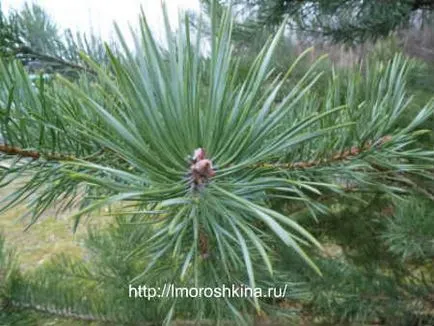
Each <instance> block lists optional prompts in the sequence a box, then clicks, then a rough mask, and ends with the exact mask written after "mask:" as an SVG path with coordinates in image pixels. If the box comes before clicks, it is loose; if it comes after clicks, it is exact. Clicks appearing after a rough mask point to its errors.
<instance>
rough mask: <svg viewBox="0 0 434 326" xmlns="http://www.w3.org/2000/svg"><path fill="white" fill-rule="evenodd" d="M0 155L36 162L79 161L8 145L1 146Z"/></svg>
mask: <svg viewBox="0 0 434 326" xmlns="http://www.w3.org/2000/svg"><path fill="white" fill-rule="evenodd" d="M103 151H104V150H101V151H99V152H97V153H95V154H92V155H90V156H88V157H87V158H84V159H88V158H93V157H95V156H99V155H101V154H102V153H103ZM0 153H3V154H6V155H15V156H20V157H23V158H31V159H34V160H38V159H41V158H43V159H45V160H48V161H75V160H78V159H79V158H77V157H76V156H74V155H69V154H62V153H41V152H38V151H35V150H26V149H23V148H19V147H16V146H9V145H6V144H0Z"/></svg>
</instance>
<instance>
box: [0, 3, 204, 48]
mask: <svg viewBox="0 0 434 326" xmlns="http://www.w3.org/2000/svg"><path fill="white" fill-rule="evenodd" d="M26 2H28V3H33V2H34V3H37V4H39V5H40V6H42V7H43V8H45V9H46V11H47V12H48V13H49V14H50V15H51V17H52V18H53V19H54V21H55V22H56V23H57V24H58V25H59V26H60V27H62V28H71V29H72V30H73V31H76V30H81V31H83V32H86V33H88V32H89V31H90V30H91V29H92V30H93V32H94V33H95V34H96V35H99V36H101V37H102V38H103V39H105V40H109V39H110V38H111V36H114V33H113V21H114V20H116V22H117V23H118V24H119V25H120V27H121V29H122V30H123V31H124V33H127V31H128V29H127V27H128V24H131V25H133V26H137V20H138V15H139V13H140V5H142V6H143V9H144V11H145V14H146V16H147V19H148V22H149V24H150V25H151V28H152V29H153V30H154V32H155V33H157V34H159V33H162V29H161V24H162V13H161V0H0V3H1V5H2V8H3V10H6V11H8V10H10V9H11V8H13V9H20V8H22V6H23V5H24V4H25V3H26ZM165 2H166V4H167V7H168V13H169V16H170V19H171V21H172V22H173V23H175V24H176V22H177V17H178V9H179V8H181V9H194V10H198V9H199V0H166V1H165Z"/></svg>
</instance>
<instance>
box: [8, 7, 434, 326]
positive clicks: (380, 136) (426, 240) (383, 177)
mask: <svg viewBox="0 0 434 326" xmlns="http://www.w3.org/2000/svg"><path fill="white" fill-rule="evenodd" d="M214 5H216V4H215V3H214ZM212 10H213V11H212V13H211V18H212V19H211V33H210V40H211V45H210V49H211V50H210V53H209V56H203V55H202V51H201V49H200V45H201V44H202V35H203V34H202V33H201V32H200V31H201V26H202V24H201V23H199V24H198V27H199V28H198V31H197V32H195V33H192V32H191V31H190V24H189V21H188V19H187V18H186V20H185V21H184V22H180V26H179V27H178V30H177V32H173V31H171V29H170V26H169V23H168V18H167V17H166V24H165V27H166V30H167V48H162V47H161V46H160V45H159V44H158V43H157V42H156V41H155V39H154V38H153V36H152V34H151V32H150V29H149V27H148V25H147V23H146V20H145V18H144V15H142V17H141V20H140V22H141V33H140V34H139V35H135V44H136V49H135V50H134V51H132V50H131V49H129V48H128V46H127V45H126V42H125V41H124V38H123V37H122V35H121V33H119V42H120V44H122V46H123V48H122V51H112V50H111V49H110V47H107V52H106V53H107V58H108V61H107V63H104V62H102V63H101V62H97V61H96V60H95V59H92V58H89V56H82V58H83V59H81V60H83V61H84V64H85V65H86V67H88V68H89V69H91V70H92V71H93V74H92V75H91V76H89V74H87V73H85V72H81V73H79V74H78V78H74V79H67V78H64V77H62V76H60V75H56V76H54V77H53V79H52V80H50V81H49V82H47V81H45V80H44V79H43V78H41V79H39V80H37V81H32V80H31V78H30V76H29V73H28V72H27V71H26V69H25V68H24V67H23V65H22V62H20V61H17V60H9V59H8V60H3V61H2V62H1V63H0V132H1V143H0V162H1V163H2V164H1V168H2V170H1V175H0V186H2V187H5V186H7V185H8V184H10V183H11V182H13V181H14V180H16V179H17V178H20V179H22V180H23V181H24V183H23V184H22V186H21V187H20V188H18V189H17V190H16V191H14V192H13V193H11V194H10V196H8V197H7V198H1V201H2V204H3V208H2V210H1V211H0V214H1V212H3V211H5V210H6V209H13V208H14V207H16V205H18V204H19V203H21V202H22V201H24V200H27V203H28V213H27V215H26V216H25V217H26V218H27V219H28V221H29V227H30V226H31V225H32V224H34V223H35V222H36V221H37V220H38V219H39V218H40V216H41V214H42V213H43V212H44V211H45V210H46V209H47V208H49V207H57V208H58V210H59V211H67V210H68V209H69V208H71V207H73V206H75V205H78V206H80V211H79V212H78V213H76V214H74V215H73V216H72V217H71V218H72V220H73V221H74V226H75V228H77V227H78V226H79V224H80V221H81V219H82V218H83V217H84V216H86V215H89V214H92V213H93V214H92V215H91V216H93V218H98V216H103V215H107V214H108V215H110V216H114V217H115V218H114V221H113V222H112V224H111V225H110V226H108V227H107V228H103V229H96V230H91V232H90V235H89V238H88V240H87V242H86V247H87V249H88V257H87V259H83V260H79V259H77V258H72V257H69V256H68V255H67V253H65V255H61V256H59V257H57V258H55V259H53V260H52V261H50V262H47V263H46V264H44V265H43V266H41V267H39V268H36V269H35V270H33V271H30V272H26V273H22V272H20V271H19V270H18V269H17V265H16V260H15V258H14V256H13V255H12V254H10V251H9V250H8V249H7V248H4V245H3V241H1V242H0V287H1V293H0V298H1V301H0V303H1V307H0V309H1V310H0V323H2V324H14V323H15V324H16V325H23V324H24V323H28V324H30V325H32V324H35V323H36V320H40V319H41V318H45V317H46V316H47V315H56V316H59V317H61V318H65V319H69V320H72V319H79V320H84V321H99V322H101V323H102V324H108V323H112V324H155V325H160V324H162V323H166V324H170V323H172V322H173V321H174V320H178V321H180V320H181V321H197V322H198V323H203V324H204V323H206V322H207V323H209V324H215V323H229V322H232V323H235V324H250V323H252V322H253V321H254V320H256V321H258V320H263V319H267V318H270V319H272V320H273V321H275V322H280V323H286V324H288V323H292V324H300V323H301V322H302V321H304V322H311V323H312V322H321V323H331V324H336V323H339V322H341V323H377V324H378V323H383V324H389V325H399V324H400V323H401V325H408V324H409V323H415V324H417V323H418V324H426V325H430V318H432V316H433V313H432V311H433V306H432V303H433V301H432V293H433V288H434V286H433V284H434V282H433V280H434V275H433V270H434V269H433V259H432V258H433V255H434V241H433V238H434V236H433V234H434V225H433V222H432V221H433V216H432V211H433V210H432V208H433V205H432V203H433V201H432V199H433V195H432V194H433V189H432V181H433V180H434V177H433V162H434V152H433V151H432V148H429V147H428V146H426V143H425V142H421V141H420V140H421V139H423V137H425V136H426V135H427V134H430V133H431V132H432V131H431V130H426V129H424V128H423V124H424V123H426V121H427V120H428V119H429V118H430V117H432V115H433V109H434V101H433V99H430V100H428V102H427V103H423V104H418V102H416V104H412V103H413V102H412V97H411V94H409V92H408V87H407V79H408V78H409V73H410V72H411V71H413V70H414V69H415V62H414V61H412V60H408V59H405V58H404V57H403V56H401V55H396V56H394V57H393V58H392V59H391V60H388V61H386V62H381V61H375V62H371V63H369V64H367V65H365V66H364V67H363V68H362V69H360V70H351V71H344V72H340V71H335V70H334V69H332V70H331V71H329V72H327V71H326V72H324V73H323V75H321V70H322V69H321V62H320V61H319V62H316V63H314V64H313V65H312V66H310V67H308V68H307V69H306V70H307V71H305V72H304V73H303V74H301V75H298V74H300V70H297V65H298V64H299V63H300V62H301V61H302V60H303V59H302V57H303V55H306V53H307V52H308V51H307V52H306V53H304V54H303V55H302V56H301V57H299V58H298V59H296V60H295V61H294V62H292V63H291V65H290V66H286V67H285V70H284V73H279V71H278V70H277V71H276V69H274V70H273V69H272V68H273V66H274V68H276V65H275V63H274V61H273V55H275V54H276V51H278V48H279V39H280V38H281V36H282V34H283V31H284V28H285V23H286V22H283V24H282V25H281V27H280V28H279V29H278V31H277V33H276V35H275V36H274V37H273V38H271V39H269V40H268V41H267V42H266V43H265V45H264V46H263V47H262V49H261V51H259V54H258V55H257V56H256V57H255V58H254V59H253V60H252V61H249V60H246V61H245V62H243V61H242V60H240V58H239V55H240V53H239V52H234V49H233V47H232V43H231V30H232V24H233V23H232V21H231V17H232V15H231V13H230V12H228V11H225V10H222V11H220V14H219V15H218V13H217V12H216V6H212ZM217 16H220V17H221V19H220V20H219V19H218V18H217ZM295 73H297V74H296V75H295V76H294V74H295ZM319 83H320V84H319ZM318 84H319V85H320V86H318ZM414 105H417V113H416V114H415V115H413V116H412V117H411V119H410V120H407V119H406V120H403V119H402V118H403V116H405V114H406V113H408V111H409V110H410V109H414ZM412 112H414V111H412ZM404 121H405V123H404ZM56 204H57V205H56ZM103 208H109V210H108V212H107V211H106V210H104V209H103ZM143 284H146V285H148V286H152V287H160V288H164V285H165V284H175V285H176V286H179V287H182V286H184V287H187V288H192V287H202V288H204V287H212V288H215V287H221V286H222V285H223V284H225V285H228V286H230V285H235V286H239V287H259V288H264V289H266V288H268V287H280V288H285V287H286V288H287V292H286V296H285V298H257V299H255V298H242V299H241V298H206V299H192V298H190V299H185V298H175V297H163V298H154V299H153V300H147V299H137V298H130V297H129V286H130V285H131V286H133V287H138V286H139V285H143ZM431 321H432V320H431Z"/></svg>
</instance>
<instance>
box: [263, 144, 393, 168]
mask: <svg viewBox="0 0 434 326" xmlns="http://www.w3.org/2000/svg"><path fill="white" fill-rule="evenodd" d="M391 139H392V137H391V136H384V137H382V138H380V139H379V140H378V141H377V142H376V143H375V144H374V143H373V142H368V143H366V144H365V145H364V146H363V147H357V146H353V147H351V149H347V150H345V151H342V152H339V153H336V154H334V155H332V156H331V157H330V158H325V159H319V160H312V161H303V162H293V163H259V164H256V165H255V166H254V167H262V168H274V169H276V168H277V169H307V168H312V167H316V166H319V165H323V164H330V163H335V162H340V161H345V160H348V159H349V158H351V157H354V156H357V155H359V154H361V153H363V152H366V151H368V150H370V149H371V148H372V147H373V146H374V145H375V146H376V147H380V146H382V145H383V144H385V143H387V142H389V141H391Z"/></svg>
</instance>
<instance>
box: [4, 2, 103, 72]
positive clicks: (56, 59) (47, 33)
mask: <svg viewBox="0 0 434 326" xmlns="http://www.w3.org/2000/svg"><path fill="white" fill-rule="evenodd" d="M0 36H1V39H0V56H2V57H3V58H15V59H19V60H20V61H21V62H22V63H23V64H24V65H25V66H26V68H27V70H29V71H30V72H32V73H35V74H38V73H41V72H42V73H45V74H52V73H54V72H56V73H61V74H63V75H68V76H74V77H76V76H77V73H78V72H87V73H92V72H91V71H90V69H89V67H87V66H86V65H85V63H84V62H83V60H82V59H81V57H80V53H82V52H83V53H85V54H86V55H88V56H90V57H92V58H93V59H94V60H96V61H98V62H99V63H101V64H103V63H106V62H107V57H106V53H105V50H104V45H103V42H102V41H101V40H100V39H99V38H97V37H96V36H95V35H91V36H90V37H89V36H87V35H85V34H81V33H76V34H73V33H72V32H71V30H69V29H68V30H65V31H62V30H61V29H60V28H59V27H58V26H57V25H56V24H55V23H54V21H53V20H52V19H51V17H50V16H49V15H48V14H47V13H46V12H45V10H44V9H43V8H42V7H40V6H39V5H37V4H32V5H28V4H27V3H26V5H25V6H24V8H23V9H22V10H20V11H12V12H11V13H10V14H9V15H7V16H6V15H5V14H4V13H3V12H2V10H1V7H0Z"/></svg>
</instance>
